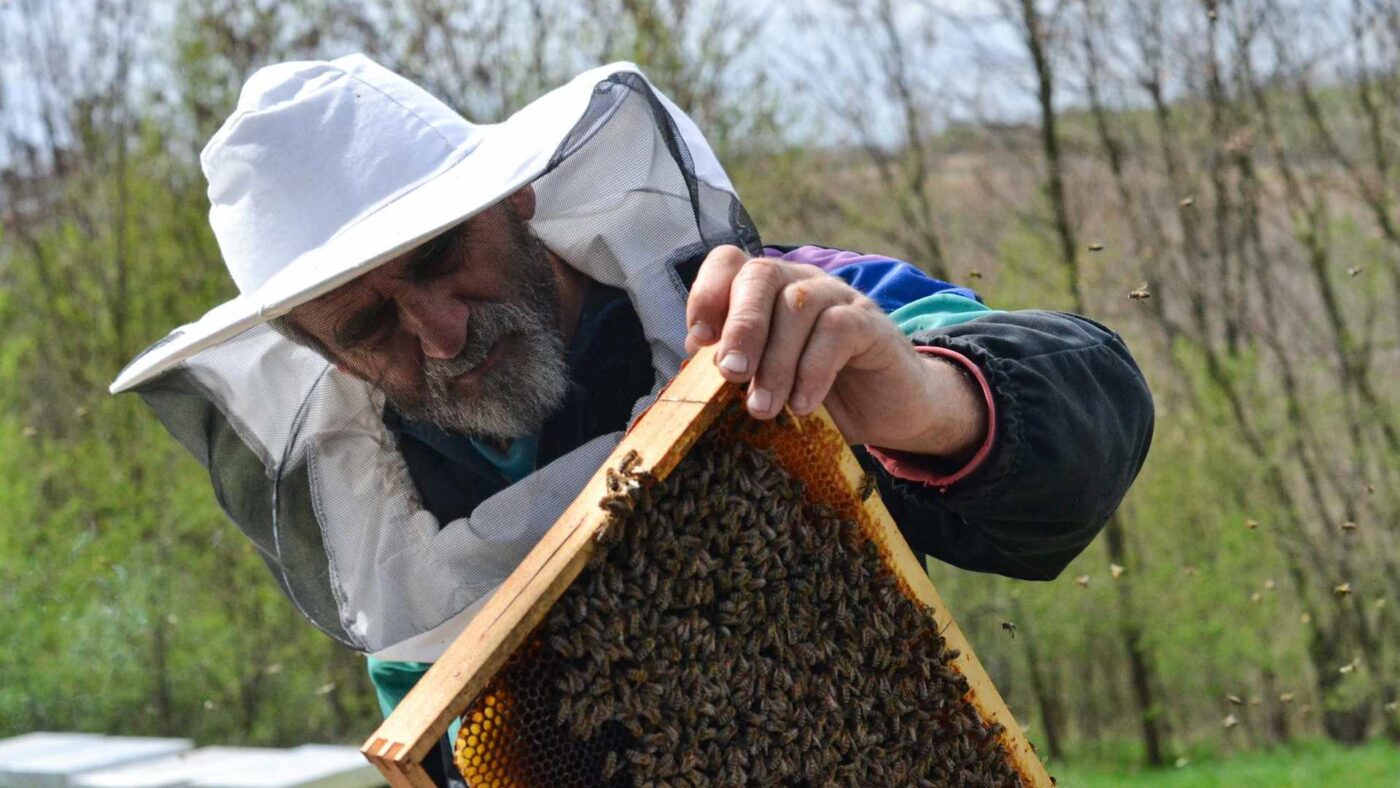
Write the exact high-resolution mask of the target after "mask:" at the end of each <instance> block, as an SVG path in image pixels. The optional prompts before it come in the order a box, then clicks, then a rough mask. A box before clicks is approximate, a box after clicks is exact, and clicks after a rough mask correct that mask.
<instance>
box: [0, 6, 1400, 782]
mask: <svg viewBox="0 0 1400 788" xmlns="http://www.w3.org/2000/svg"><path fill="white" fill-rule="evenodd" d="M1397 45H1400V3H1397V2H1394V1H1393V0H1334V1H1332V2H1325V3H1311V2H1303V0H1234V1H1233V2H1220V3H1218V4H1217V3H1215V2H1190V3H1174V2H1165V0H1117V1H1113V0H1063V1H1062V2H1034V1H1033V0H996V1H994V2H960V3H951V2H950V3H932V2H931V3H927V4H923V3H898V4H896V3H894V2H892V0H856V1H855V2H843V3H832V4H830V5H824V4H804V5H803V6H802V10H801V11H795V12H794V11H782V12H781V13H779V9H778V8H777V7H776V6H774V7H758V6H754V5H753V4H740V3H734V2H728V0H715V1H714V2H705V3H698V2H686V0H669V1H663V0H531V1H530V2H525V3H507V2H502V1H501V0H463V2H447V0H364V1H363V2H360V3H330V2H328V1H323V0H283V1H282V2H271V1H270V0H269V1H260V2H251V3H250V2H232V0H215V1H214V2H198V3H196V2H190V1H189V0H169V2H165V3H159V4H153V5H151V6H149V7H147V6H146V5H142V4H137V3H135V2H131V0H85V1H84V2H79V3H64V4H51V3H47V2H44V1H43V0H14V1H13V2H11V3H9V4H7V5H5V6H0V109H3V115H0V134H3V137H0V140H3V142H0V146H3V147H0V329H2V330H0V380H3V381H4V383H5V385H4V386H3V388H0V512H3V514H0V622H2V623H0V736H4V735H10V734H14V733H17V732H21V731H26V730H33V729H80V730H101V731H112V732H124V733H155V734H179V735H188V736H193V737H194V738H196V739H199V740H201V741H208V742H214V741H218V742H249V743H253V742H257V743H291V742H300V741H308V740H347V741H356V740H358V739H359V738H361V737H362V736H363V735H364V734H365V733H367V732H368V731H369V730H371V729H372V727H373V725H374V724H375V720H376V719H377V714H378V712H377V708H376V707H375V705H374V703H373V699H372V695H371V693H370V692H369V689H368V683H367V681H366V680H365V678H364V676H363V666H362V664H361V662H360V660H359V658H358V657H356V656H355V655H352V654H349V653H346V652H344V651H342V650H340V649H338V648H337V647H335V646H334V645H333V644H332V643H331V642H330V641H328V640H327V639H325V638H323V637H322V636H320V635H319V634H318V633H316V632H315V631H314V630H313V629H312V628H310V627H308V626H306V625H305V624H304V623H303V622H302V621H300V620H299V619H298V618H297V616H296V614H295V613H294V612H293V610H292V609H291V606H290V605H288V604H286V603H285V601H284V600H283V599H282V598H281V597H280V595H279V594H278V593H277V591H276V589H275V586H274V584H273V583H272V581H271V578H269V577H268V576H267V574H266V572H265V570H264V569H263V568H262V565H261V562H260V561H259V560H258V559H257V557H256V555H255V554H254V553H253V551H252V549H251V548H250V547H249V546H248V545H247V544H246V542H245V541H244V540H243V539H242V538H241V537H240V536H239V535H238V534H237V532H236V531H234V530H233V529H232V528H231V527H229V526H228V525H227V524H226V523H225V522H224V520H223V517H222V515H221V514H220V513H219V512H218V510H217V508H216V506H215V505H214V502H213V499H212V496H211V495H210V493H209V489H208V485H207V482H206V480H205V479H204V478H203V476H202V472H201V469H200V468H199V467H198V465H197V464H196V463H194V462H193V461H192V460H190V459H189V458H188V457H187V456H184V455H183V452H182V450H180V449H179V448H178V446H176V445H175V443H174V442H173V441H171V440H170V439H169V438H168V437H167V436H166V435H165V434H164V433H163V431H162V430H161V429H160V427H159V426H158V425H157V424H156V422H155V421H154V419H152V418H150V416H149V414H148V413H146V412H145V410H144V407H143V406H142V405H140V403H139V402H138V401H137V400H136V399H135V398H133V397H120V398H112V397H109V396H107V395H106V393H105V388H106V385H107V383H108V382H109V381H110V380H111V378H112V377H113V376H114V375H115V373H116V371H117V370H118V369H119V368H120V366H121V365H122V364H123V363H124V362H125V361H126V360H127V359H129V358H130V357H131V356H132V355H134V354H135V352H137V351H138V350H139V349H140V348H142V347H143V346H145V345H146V344H148V343H150V342H151V341H154V340H155V339H157V338H158V337H160V336H161V335H162V334H163V333H164V332H165V331H167V330H169V328H171V327H172V326H174V325H176V324H178V323H180V322H185V321H188V320H191V319H193V318H195V317H197V316H198V315H199V314H200V313H202V312H203V311H204V310H205V309H206V308H207V307H209V306H210V305H212V304H215V303H217V302H219V301H221V300H223V299H224V298H226V297H227V296H228V295H230V291H231V284H230V283H229V282H228V281H226V275H225V273H224V271H223V268H222V266H221V264H220V263H219V258H218V251H217V247H216V245H215V244H214V242H213V239H212V237H211V235H210V232H209V230H208V227H207V222H206V219H205V217H206V211H207V202H206V199H205V197H204V192H203V189H204V183H203V179H202V176H201V175H200V172H199V169H198V161H197V154H198V151H199V149H200V147H201V146H202V144H203V141H204V140H206V139H207V138H208V136H209V135H210V134H211V133H212V132H213V130H214V129H215V128H217V125H218V124H219V123H220V122H221V121H222V119H223V117H225V116H226V115H227V113H228V112H229V111H230V109H231V108H232V105H233V103H234V101H235V99H236V95H237V90H238V87H239V85H240V84H241V82H242V80H243V79H244V78H245V77H246V76H247V75H248V74H249V73H250V72H251V71H252V70H253V69H254V68H256V67H257V66H258V65H261V64H265V63H269V62H273V61H276V60H282V59H289V58H296V57H328V56H335V55H338V54H342V53H345V52H349V51H357V50H358V51H365V52H367V53H368V54H370V55H371V56H373V57H375V58H377V59H379V60H380V61H381V62H383V63H385V64H386V65H388V66H390V67H393V68H395V69H398V70H400V71H401V72H402V73H404V74H405V75H407V76H409V77H411V78H413V79H416V80H418V81H420V82H422V83H423V84H424V85H426V86H428V87H429V88H430V89H431V90H433V91H434V92H435V93H436V94H437V95H439V96H441V97H443V98H444V99H445V100H447V101H449V102H450V103H452V104H454V105H455V106H457V107H458V108H459V109H461V110H462V111H463V112H464V113H466V114H467V115H468V116H469V117H473V118H478V119H492V118H497V117H500V116H501V115H502V114H504V113H505V112H508V111H509V109H511V108H514V107H518V106H520V105H521V104H522V103H524V102H525V101H527V100H528V99H529V98H531V97H533V96H535V95H538V94H539V93H540V92H542V91H543V90H544V89H546V88H548V87H550V86H552V85H555V84H558V83H560V82H562V81H564V80H565V79H566V78H567V77H568V76H569V75H571V74H572V73H573V72H575V71H577V70H579V69H581V68H583V67H585V66H587V65H591V64H594V63H597V62H602V61H604V60H608V59H617V58H626V59H633V60H636V61H637V62H639V63H640V64H641V65H643V66H644V67H645V68H646V69H647V71H648V73H649V74H650V75H651V77H652V78H653V79H654V80H655V81H656V82H657V83H658V84H659V85H660V86H662V87H663V89H665V90H666V91H667V92H668V93H669V94H670V95H671V96H673V97H674V98H676V100H677V101H678V102H679V103H680V104H681V105H682V106H683V107H685V108H686V109H687V110H688V111H690V112H691V113H692V114H693V115H694V116H695V117H696V119H697V121H698V122H699V123H700V125H701V127H702V128H703V129H705V130H706V132H707V133H708V134H709V135H710V138H711V140H712V141H713V142H714V143H715V145H716V147H717V149H718V150H719V152H720V155H721V158H722V160H724V161H725V162H726V163H727V165H728V167H729V170H730V172H731V174H732V175H733V176H734V178H735V181H736V183H737V185H738V187H739V189H740V193H741V195H742V196H743V197H744V198H745V201H746V203H747V205H748V207H749V209H750V211H751V212H752V213H753V214H754V216H755V217H756V219H757V220H758V223H759V227H760V230H761V231H762V232H763V234H764V237H765V238H766V239H768V240H769V241H781V242H792V243H800V242H816V243H823V244H827V245H832V246H843V247H846V248H854V249H861V250H865V251H872V252H883V253H888V254H892V255H895V256H901V257H904V258H905V259H909V260H911V261H913V262H915V263H917V264H919V265H921V266H923V267H924V268H926V269H927V270H929V271H930V272H932V273H934V274H936V275H939V276H942V277H945V278H948V279H951V280H953V281H958V282H961V283H965V284H968V285H971V286H973V287H975V288H977V289H979V291H980V292H981V293H982V294H983V296H984V297H985V299H986V300H987V301H988V302H989V303H991V304H993V305H995V306H998V307H1002V308H1030V307H1035V308H1056V309H1070V310H1074V311H1079V312H1083V313H1085V314H1087V315H1090V316H1092V317H1094V318H1096V319H1099V320H1101V321H1103V322H1106V323H1108V324H1109V325H1111V326H1113V327H1114V328H1115V329H1116V330H1118V331H1120V332H1121V333H1122V334H1124V336H1125V337H1126V338H1127V339H1128V342H1129V344H1130V345H1131V346H1132V347H1133V349H1134V351H1135V353H1136V354H1137V356H1138V358H1139V361H1140V362H1141V363H1142V365H1143V366H1144V368H1145V370H1146V372H1147V375H1148V377H1149V378H1150V380H1151V382H1152V386H1153V390H1154V393H1155V396H1156V400H1157V407H1158V426H1157V434H1156V438H1155V444H1154V447H1153V451H1152V455H1151V457H1150V459H1149V461H1148V464H1147V467H1146V468H1145V469H1144V471H1143V474H1142V476H1141V477H1140V479H1139V481H1138V483H1137V485H1136V486H1135V488H1134V489H1133V491H1132V493H1131V494H1130V495H1129V497H1128V500H1127V501H1126V502H1125V504H1124V505H1123V507H1122V509H1121V510H1120V512H1119V513H1118V515H1117V516H1116V517H1115V519H1114V521H1113V523H1111V524H1110V526H1109V528H1108V529H1107V530H1106V532H1105V534H1104V536H1103V537H1101V538H1100V539H1099V540H1098V541H1097V542H1096V543H1095V544H1094V545H1092V546H1091V547H1090V548H1089V549H1088V550H1087V551H1086V552H1085V554H1084V555H1083V556H1082V557H1080V558H1079V559H1078V560H1077V561H1076V562H1075V563H1074V565H1073V566H1071V568H1070V569H1069V570H1068V571H1067V572H1066V573H1065V575H1064V576H1063V577H1062V578H1060V579H1059V580H1057V581H1055V582H1052V583H1049V584H1029V583H1021V582H1013V581H1009V580H1005V579H1002V578H995V577H986V576H976V575H970V574H967V573H962V572H956V571H953V570H951V569H949V568H948V567H945V566H941V565H934V566H932V567H931V571H932V572H933V574H934V577H935V580H936V582H937V583H938V584H939V586H940V588H941V589H942V590H943V592H944V594H945V596H946V597H947V598H948V599H949V600H950V601H951V604H952V605H953V612H954V614H955V615H956V616H957V617H958V618H959V620H960V621H961V622H962V624H963V626H964V628H965V629H967V630H968V634H969V636H970V637H971V639H972V642H973V643H975V644H977V647H978V650H979V653H980V655H981V656H982V658H983V660H984V661H985V662H986V663H987V666H988V669H989V670H990V671H991V673H992V675H993V677H994V679H995V680H996V681H997V683H998V684H999V686H1000V687H1001V689H1002V691H1003V693H1004V694H1006V696H1007V697H1008V700H1009V702H1010V703H1011V705H1012V707H1013V709H1014V710H1015V711H1016V713H1017V715H1018V716H1019V717H1021V718H1022V720H1023V721H1024V722H1026V723H1027V724H1028V725H1029V728H1030V732H1031V735H1032V737H1033V738H1034V739H1035V740H1037V742H1038V743H1039V746H1040V748H1041V751H1042V752H1043V753H1048V754H1049V755H1050V757H1051V758H1052V759H1053V760H1057V761H1058V760H1069V761H1070V762H1071V766H1073V764H1074V763H1075V762H1076V761H1079V762H1084V763H1092V762H1117V763H1129V764H1144V765H1149V766H1157V765H1164V764H1170V763H1173V762H1178V763H1186V762H1189V761H1191V760H1192V759H1196V760H1200V759H1203V758H1212V757H1222V756H1223V757H1228V756H1231V755H1232V754H1234V753H1239V752H1243V751H1254V750H1261V749H1264V748H1272V747H1277V746H1281V745H1285V744H1287V743H1290V742H1297V741H1300V740H1313V739H1330V740H1331V741H1333V742H1335V743H1339V744H1344V745H1356V744H1361V743H1363V742H1367V741H1373V742H1377V743H1373V744H1371V745H1369V746H1368V747H1367V748H1366V749H1365V750H1363V751H1360V752H1364V753H1365V757H1366V758H1373V759H1374V758H1376V757H1382V758H1383V757H1389V756H1386V755H1381V756H1377V753H1393V752H1394V750H1393V743H1395V742H1397V741H1400V712H1397V709H1396V701H1397V699H1400V694H1397V692H1398V688H1397V682H1398V681H1400V650H1397V648H1396V646H1395V644H1396V643H1398V642H1400V638H1397V634H1400V633H1397V623H1400V622H1397V619H1396V611H1395V604H1396V603H1397V602H1400V599H1396V592H1397V591H1400V550H1397V549H1396V548H1397V538H1400V522H1398V521H1397V518H1398V517H1400V486H1397V483H1396V482H1397V477H1398V476H1400V437H1397V436H1398V435H1400V414H1397V411H1396V408H1397V404H1400V403H1397V400H1400V386H1397V385H1396V383H1397V380H1400V344H1398V343H1397V340H1400V322H1398V321H1397V315H1400V225H1398V224H1397V223H1398V222H1400V217H1397V215H1396V197H1397V193H1400V169H1398V168H1400V74H1397V71H1396V67H1397V57H1400V54H1397V53H1400V46H1397ZM1144 283H1145V289H1146V290H1147V291H1148V292H1150V294H1151V297H1150V298H1149V299H1147V300H1145V301H1144V300H1135V299H1132V298H1130V297H1129V295H1128V294H1129V291H1132V290H1137V289H1140V286H1142V285H1143V284H1144ZM1004 622H1010V623H1014V624H1015V625H1016V627H1015V635H1014V636H1012V634H1011V632H1010V629H1009V628H1008V627H1005V626H1003V623H1004ZM1385 742H1390V743H1391V744H1386V743H1385ZM1289 746H1294V745H1289ZM1377 748H1379V749H1377ZM1304 751H1307V750H1306V748H1305V750H1304ZM1178 759H1181V760H1178ZM1339 760H1345V759H1344V758H1343V759H1339ZM1240 763H1241V764H1242V765H1241V767H1240V768H1241V769H1243V770H1246V772H1247V770H1248V769H1250V768H1253V767H1252V766H1251V765H1250V764H1251V763H1253V762H1252V761H1249V760H1248V759H1245V760H1242V761H1241V762H1240ZM1392 763H1393V761H1392ZM1377 768H1381V767H1377ZM1246 772H1242V773H1246Z"/></svg>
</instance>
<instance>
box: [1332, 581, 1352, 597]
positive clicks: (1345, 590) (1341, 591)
mask: <svg viewBox="0 0 1400 788" xmlns="http://www.w3.org/2000/svg"><path fill="white" fill-rule="evenodd" d="M1332 593H1334V594H1336V595H1337V598H1338V599H1345V598H1347V596H1349V595H1350V594H1351V583H1341V584H1339V585H1337V586H1334V587H1333V588H1332Z"/></svg>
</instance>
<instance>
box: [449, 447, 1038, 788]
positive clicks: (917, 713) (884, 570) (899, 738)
mask: <svg viewBox="0 0 1400 788" xmlns="http://www.w3.org/2000/svg"><path fill="white" fill-rule="evenodd" d="M609 479H610V481H609V484H608V486H609V493H608V497H607V498H605V499H604V502H603V503H604V505H605V506H606V507H607V508H608V509H609V510H610V511H611V512H612V514H613V516H614V519H613V521H612V522H611V524H610V525H609V527H608V528H607V529H606V530H605V531H603V532H601V535H600V538H599V547H598V549H597V550H596V551H595V552H594V553H593V555H592V557H591V558H590V561H589V563H588V565H587V566H586V567H585V568H584V570H583V571H582V573H581V574H579V576H578V577H577V578H576V579H575V580H574V582H573V583H572V584H571V585H570V586H569V588H568V589H567V590H566V591H565V592H564V594H563V595H562V596H561V597H560V598H559V599H558V601H557V602H556V603H555V604H554V606H553V607H552V608H551V609H550V612H549V613H548V615H547V617H546V618H545V620H544V622H543V623H542V624H541V625H540V627H539V628H538V629H537V630H536V631H535V632H534V633H533V634H532V635H531V637H530V638H529V639H528V641H527V643H526V645H525V646H524V647H522V648H521V649H519V650H518V651H517V652H516V653H515V655H514V656H513V657H512V658H511V660H510V662H509V663H508V664H507V665H506V667H505V668H504V669H503V670H502V671H501V672H499V673H498V674H497V675H496V676H495V677H494V678H493V679H492V680H491V682H490V683H489V684H488V686H487V688H486V689H485V691H484V692H483V693H482V694H481V696H480V697H479V698H477V700H476V701H475V702H474V704H473V705H472V706H470V707H469V708H468V711H467V713H466V715H465V716H464V725H463V729H462V734H461V736H460V737H459V739H458V745H457V757H458V764H459V766H460V767H461V769H462V771H463V774H464V776H465V777H466V778H467V780H468V782H469V784H471V785H497V784H502V785H507V784H525V785H740V784H750V783H752V784H761V785H771V784H810V785H861V786H864V785H925V786H943V785H949V786H951V785H989V786H1014V785H1021V784H1022V783H1021V778H1020V776H1019V775H1018V773H1017V772H1016V771H1015V769H1014V767H1013V766H1012V764H1011V761H1010V759H1009V758H1008V756H1007V753H1006V751H1005V749H1004V748H1003V747H1002V745H1001V743H1000V740H999V737H1000V735H1001V733H1002V729H1001V726H1000V725H996V724H986V723H984V722H983V720H982V719H981V717H980V716H979V715H978V713H977V711H976V710H975V709H974V708H973V707H972V706H971V705H970V704H968V703H967V702H965V700H964V697H965V695H966V693H967V692H968V683H967V680H966V679H965V678H964V677H963V676H962V674H961V673H959V672H958V671H957V670H955V669H954V668H953V667H952V665H951V662H952V660H954V659H955V658H956V657H957V655H958V652H956V651H954V650H952V649H949V648H947V646H946V644H945V641H944V639H943V637H942V635H941V633H940V632H939V630H938V626H937V623H936V621H935V619H934V617H933V615H932V611H931V610H930V609H928V608H926V607H923V606H921V605H920V604H918V603H917V602H915V601H912V600H911V598H910V597H909V596H907V595H906V594H905V592H904V591H902V590H901V586H900V582H901V581H900V580H899V578H898V576H897V574H896V573H895V572H893V571H891V570H890V569H889V568H888V566H887V565H886V564H885V562H884V559H883V555H882V553H881V550H882V548H881V547H880V545H879V544H877V543H876V542H875V541H874V540H873V539H871V538H870V537H869V536H868V535H867V534H866V533H865V532H864V531H863V530H862V529H861V527H860V526H859V525H858V524H856V523H854V522H852V521H849V520H843V519H840V518H837V517H835V516H834V515H832V514H831V512H830V511H829V510H826V509H823V508H821V507H818V506H814V505H811V504H809V503H808V502H806V501H805V500H804V497H803V492H804V487H803V484H802V482H800V481H798V480H795V479H793V478H792V477H790V476H788V475H787V474H786V473H785V472H784V471H783V470H782V469H781V468H779V467H778V465H777V464H776V462H774V461H773V460H772V459H771V458H770V457H769V456H768V455H767V454H765V453H764V452H763V451H760V450H759V449H756V448H754V447H753V446H751V445H749V444H747V443H744V442H743V441H741V440H734V439H732V438H730V439H721V438H719V437H716V436H714V435H710V436H706V437H704V438H702V439H701V440H700V442H699V443H697V444H696V446H695V447H694V448H693V449H692V450H691V451H690V452H689V453H688V454H687V455H686V457H685V459H683V460H682V462H681V463H680V465H678V466H677V467H676V469H675V470H674V471H673V472H672V474H671V475H670V476H669V477H668V478H667V479H666V480H665V481H660V482H658V481H655V480H652V479H649V478H645V479H640V480H639V479H637V478H635V476H633V475H629V474H616V475H610V476H609Z"/></svg>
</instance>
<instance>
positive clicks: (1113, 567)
mask: <svg viewBox="0 0 1400 788" xmlns="http://www.w3.org/2000/svg"><path fill="white" fill-rule="evenodd" d="M1126 571H1127V570H1126V569H1124V568H1123V567H1121V566H1119V565H1118V564H1109V565H1108V573H1109V574H1110V575H1111V576H1112V577H1113V579H1114V580H1117V579H1118V577H1119V575H1121V574H1123V573H1124V572H1126Z"/></svg>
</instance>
